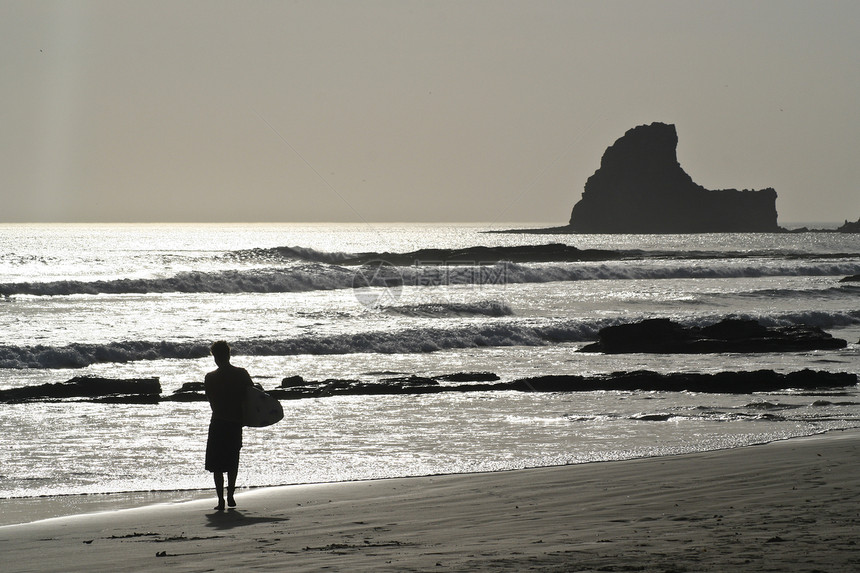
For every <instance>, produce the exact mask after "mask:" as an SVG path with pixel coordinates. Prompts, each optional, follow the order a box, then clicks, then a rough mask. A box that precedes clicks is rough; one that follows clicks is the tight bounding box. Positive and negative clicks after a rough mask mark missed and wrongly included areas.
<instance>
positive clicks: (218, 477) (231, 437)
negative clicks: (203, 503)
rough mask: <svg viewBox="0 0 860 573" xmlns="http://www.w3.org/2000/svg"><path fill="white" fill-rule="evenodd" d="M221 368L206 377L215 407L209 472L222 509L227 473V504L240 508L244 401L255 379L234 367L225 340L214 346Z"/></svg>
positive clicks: (210, 432)
mask: <svg viewBox="0 0 860 573" xmlns="http://www.w3.org/2000/svg"><path fill="white" fill-rule="evenodd" d="M209 350H210V352H211V353H212V357H213V358H214V359H215V364H217V365H218V369H217V370H214V371H212V372H210V373H209V374H207V375H206V379H205V381H204V384H203V385H204V387H205V389H206V398H208V400H209V405H210V406H211V407H212V419H211V421H210V422H209V438H208V440H207V441H206V469H207V470H209V471H210V472H212V475H213V477H214V478H215V492H216V493H217V494H218V507H216V508H215V509H217V510H219V511H222V510H223V509H224V472H226V473H227V504H228V505H229V506H230V507H235V506H236V501H235V500H234V499H233V492H234V491H235V490H236V475H237V474H238V472H239V450H240V449H241V448H242V402H243V401H244V399H245V392H246V390H247V388H248V387H249V386H252V385H253V383H252V382H251V376H250V375H249V374H248V371H247V370H245V369H244V368H238V367H236V366H233V365H232V364H230V345H228V344H227V343H226V342H224V341H223V340H219V341H218V342H215V343H214V344H212V346H211V347H210V349H209Z"/></svg>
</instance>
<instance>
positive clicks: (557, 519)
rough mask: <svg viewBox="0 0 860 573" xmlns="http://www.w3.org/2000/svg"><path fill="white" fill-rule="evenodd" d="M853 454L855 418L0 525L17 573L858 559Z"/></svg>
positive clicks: (690, 566)
mask: <svg viewBox="0 0 860 573" xmlns="http://www.w3.org/2000/svg"><path fill="white" fill-rule="evenodd" d="M858 453H860V430H858V429H850V430H841V431H831V432H827V433H824V434H816V435H813V436H807V437H799V438H792V439H787V440H778V441H774V442H770V443H767V444H763V445H756V446H744V447H740V448H732V449H726V450H717V451H710V452H702V453H695V454H682V455H676V456H661V457H654V458H640V459H634V460H627V461H609V462H592V463H587V464H576V465H567V466H555V467H545V468H536V469H527V470H510V471H504V472H491V473H483V474H452V475H442V476H430V477H418V478H392V479H383V480H374V481H357V482H342V483H324V484H310V485H297V486H277V487H266V488H255V489H251V490H243V491H242V492H241V493H237V496H236V497H237V501H238V502H239V507H238V509H237V510H233V511H227V512H215V511H213V509H212V504H213V502H214V499H213V496H211V495H210V496H208V497H207V498H206V499H198V500H192V501H185V502H182V503H160V504H157V505H147V506H143V507H136V508H132V509H123V510H115V511H103V512H100V513H90V514H84V515H72V516H66V517H59V518H54V519H49V520H46V521H38V522H31V523H24V524H18V525H9V526H4V527H0V546H2V547H3V548H4V551H5V554H6V562H7V563H8V564H11V567H12V569H10V571H40V570H60V569H62V570H66V571H84V570H87V571H92V570H114V571H136V570H141V569H154V568H156V567H158V568H163V567H167V568H171V569H174V570H177V571H200V570H207V569H231V570H232V569H265V570H283V569H284V568H287V569H290V570H292V571H315V570H319V569H322V568H324V567H328V568H331V569H333V570H354V571H380V570H382V571H403V570H417V571H427V570H434V571H467V570H490V571H515V570H522V569H528V568H530V567H531V568H535V569H538V570H549V571H560V570H583V571H592V570H599V569H602V570H628V569H629V568H630V567H635V568H636V569H637V570H644V571H658V570H659V571H663V570H666V569H667V568H669V569H672V570H677V571H710V570H713V571H719V570H728V569H731V568H734V569H740V570H744V571H759V570H783V571H813V570H816V569H818V570H826V571H830V572H834V571H851V570H856V569H857V568H858V567H860V552H857V551H856V539H857V537H858V535H860V514H858V509H857V508H858V501H860V472H857V471H856V460H857V455H858ZM37 557H38V558H37ZM607 568H609V569H607Z"/></svg>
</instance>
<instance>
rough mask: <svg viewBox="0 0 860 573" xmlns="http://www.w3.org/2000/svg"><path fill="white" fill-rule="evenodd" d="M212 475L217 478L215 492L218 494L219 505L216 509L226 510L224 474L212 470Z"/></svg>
mask: <svg viewBox="0 0 860 573" xmlns="http://www.w3.org/2000/svg"><path fill="white" fill-rule="evenodd" d="M212 476H213V477H214V478H215V493H216V494H217V495H218V506H217V507H216V508H215V509H217V510H218V511H224V474H223V473H221V472H212Z"/></svg>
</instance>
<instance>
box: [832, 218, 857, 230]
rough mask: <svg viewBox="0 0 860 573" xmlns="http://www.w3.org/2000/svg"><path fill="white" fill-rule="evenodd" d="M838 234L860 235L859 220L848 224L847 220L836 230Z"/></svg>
mask: <svg viewBox="0 0 860 573" xmlns="http://www.w3.org/2000/svg"><path fill="white" fill-rule="evenodd" d="M836 232H838V233H860V219H857V221H855V222H853V223H852V222H850V221H848V220H847V219H846V220H845V224H844V225H842V226H841V227H839V228H838V229H836Z"/></svg>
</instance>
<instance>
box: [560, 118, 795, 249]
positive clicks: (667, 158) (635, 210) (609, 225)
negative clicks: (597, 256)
mask: <svg viewBox="0 0 860 573" xmlns="http://www.w3.org/2000/svg"><path fill="white" fill-rule="evenodd" d="M677 145H678V134H677V133H676V131H675V126H674V125H670V124H665V123H652V124H651V125H640V126H639V127H634V128H633V129H631V130H629V131H627V133H625V134H624V136H623V137H622V138H620V139H619V140H618V141H616V142H615V143H614V144H613V145H612V146H611V147H609V148H608V149H607V150H606V151H605V152H604V154H603V158H602V159H601V160H600V168H599V169H598V170H597V171H596V172H595V173H594V175H592V176H591V177H589V178H588V181H586V183H585V191H584V192H583V194H582V199H581V200H580V201H579V202H578V203H577V204H576V205H574V207H573V212H572V213H571V216H570V226H569V229H570V230H571V231H573V232H575V233H742V232H778V231H781V230H782V229H780V227H779V226H778V225H777V213H776V191H774V190H773V189H772V188H767V189H763V190H760V191H748V190H744V191H738V190H736V189H724V190H717V191H709V190H707V189H705V188H704V187H702V186H701V185H698V184H696V183H694V182H693V180H692V178H691V177H690V176H689V175H688V174H687V173H686V172H685V171H684V170H683V169H682V168H681V165H680V164H679V163H678V158H677V155H676V148H677Z"/></svg>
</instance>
